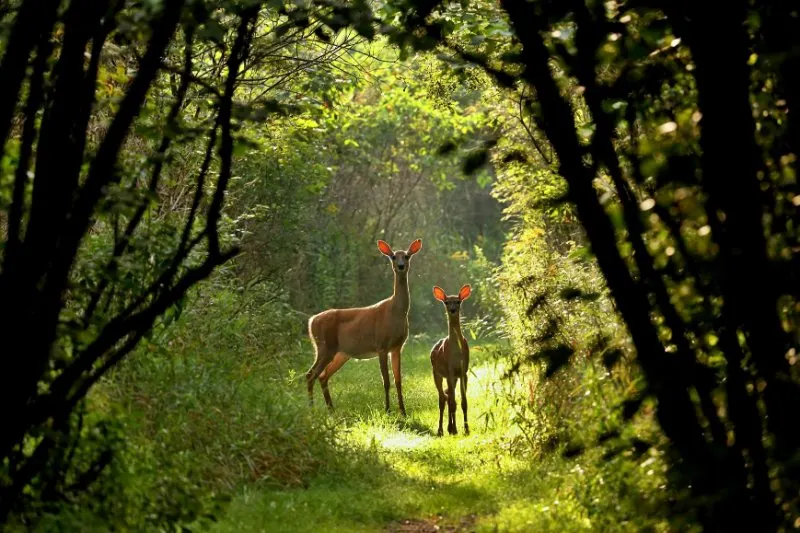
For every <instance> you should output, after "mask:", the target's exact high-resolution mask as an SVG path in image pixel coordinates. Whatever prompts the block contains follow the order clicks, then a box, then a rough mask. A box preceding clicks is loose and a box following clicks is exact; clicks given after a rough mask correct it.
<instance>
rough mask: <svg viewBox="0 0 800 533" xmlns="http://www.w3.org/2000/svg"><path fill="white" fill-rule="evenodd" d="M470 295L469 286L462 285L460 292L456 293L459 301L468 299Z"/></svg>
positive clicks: (470, 289) (470, 288)
mask: <svg viewBox="0 0 800 533" xmlns="http://www.w3.org/2000/svg"><path fill="white" fill-rule="evenodd" d="M470 294H472V287H470V286H469V285H464V286H463V287H461V290H460V291H458V298H459V300H466V299H467V298H469V295H470Z"/></svg>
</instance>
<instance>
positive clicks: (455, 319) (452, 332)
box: [447, 313, 462, 346]
mask: <svg viewBox="0 0 800 533" xmlns="http://www.w3.org/2000/svg"><path fill="white" fill-rule="evenodd" d="M447 329H448V337H449V338H450V342H451V343H453V342H454V343H456V345H457V346H461V338H462V335H461V315H460V314H459V313H456V314H455V315H451V314H450V313H447Z"/></svg>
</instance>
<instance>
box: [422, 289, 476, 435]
mask: <svg viewBox="0 0 800 533" xmlns="http://www.w3.org/2000/svg"><path fill="white" fill-rule="evenodd" d="M470 293H472V289H471V288H470V286H469V285H464V286H463V287H461V290H460V291H458V295H456V296H447V295H446V294H445V293H444V290H442V289H441V288H440V287H434V288H433V297H434V298H436V299H437V300H439V301H440V302H442V303H443V304H444V308H445V311H446V315H447V325H448V334H447V337H445V338H443V339H441V340H440V341H438V342H437V343H436V344H435V345H434V346H433V349H432V350H431V366H432V367H433V381H434V383H435V384H436V389H437V390H438V391H439V431H438V435H439V436H440V437H441V436H442V435H443V431H442V415H443V414H444V404H445V402H447V432H448V433H449V434H451V435H455V434H456V433H458V431H457V430H456V397H455V389H456V383H458V380H459V379H460V380H461V410H462V411H463V412H464V434H465V435H469V424H468V423H467V370H468V369H469V345H468V344H467V339H465V338H464V335H462V334H461V302H463V301H464V300H466V299H467V298H469V295H470ZM445 379H447V392H445V391H444V390H443V389H442V381H443V380H445Z"/></svg>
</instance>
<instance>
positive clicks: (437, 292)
mask: <svg viewBox="0 0 800 533" xmlns="http://www.w3.org/2000/svg"><path fill="white" fill-rule="evenodd" d="M433 297H434V298H436V299H437V300H439V301H440V302H443V301H444V299H445V298H447V296H446V295H445V293H444V289H442V288H441V287H434V288H433Z"/></svg>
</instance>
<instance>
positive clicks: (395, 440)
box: [375, 431, 430, 450]
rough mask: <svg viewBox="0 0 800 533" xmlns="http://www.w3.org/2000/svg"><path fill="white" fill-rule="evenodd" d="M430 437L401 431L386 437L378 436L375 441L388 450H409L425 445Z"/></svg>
mask: <svg viewBox="0 0 800 533" xmlns="http://www.w3.org/2000/svg"><path fill="white" fill-rule="evenodd" d="M428 440H430V437H423V436H420V435H413V434H409V433H403V432H401V431H398V432H395V433H391V434H389V435H386V436H382V435H376V436H375V441H376V442H378V443H380V445H381V446H383V447H384V448H387V449H392V450H402V449H405V450H409V449H413V448H418V447H419V446H422V445H423V444H425V443H426V442H427V441H428Z"/></svg>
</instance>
